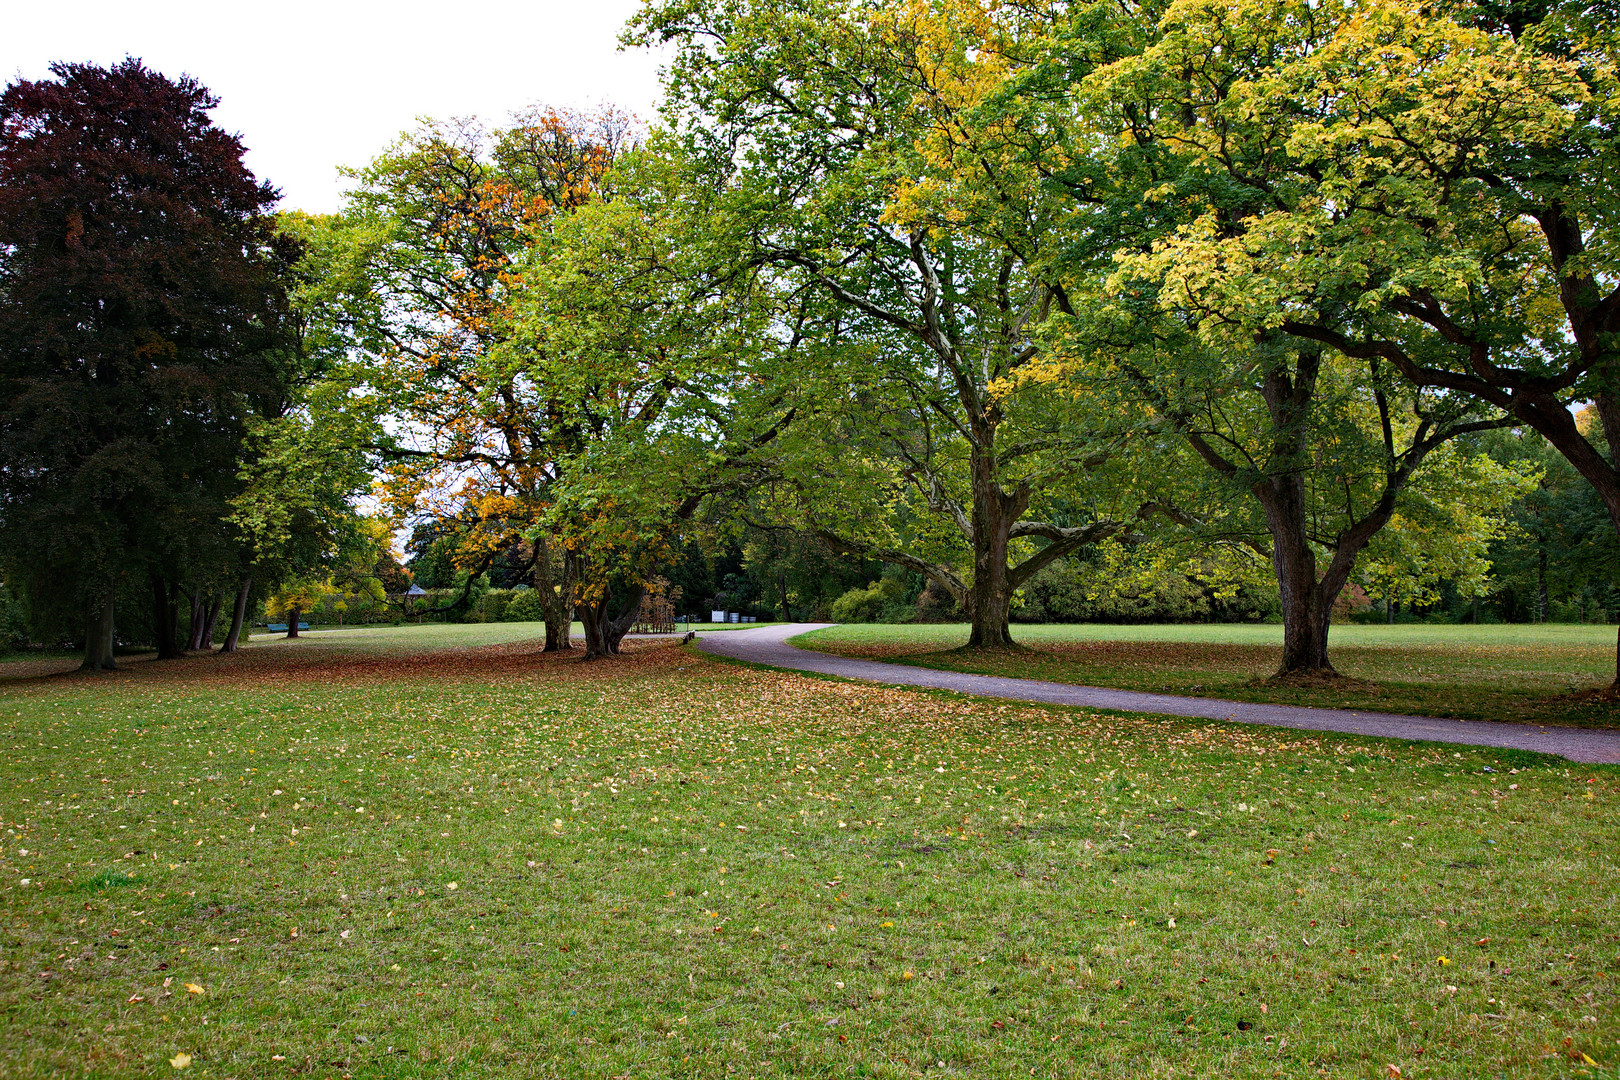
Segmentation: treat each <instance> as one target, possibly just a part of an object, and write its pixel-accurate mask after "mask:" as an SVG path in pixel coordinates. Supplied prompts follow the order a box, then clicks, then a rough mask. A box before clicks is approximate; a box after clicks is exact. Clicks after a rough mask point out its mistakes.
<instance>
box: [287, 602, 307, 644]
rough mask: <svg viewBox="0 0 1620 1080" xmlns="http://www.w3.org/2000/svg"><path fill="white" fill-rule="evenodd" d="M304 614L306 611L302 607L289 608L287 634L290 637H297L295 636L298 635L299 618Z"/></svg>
mask: <svg viewBox="0 0 1620 1080" xmlns="http://www.w3.org/2000/svg"><path fill="white" fill-rule="evenodd" d="M303 614H304V612H303V609H302V608H296V607H292V608H288V609H287V636H288V637H290V638H295V637H297V636H298V619H299V617H300V616H302V615H303Z"/></svg>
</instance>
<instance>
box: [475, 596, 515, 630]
mask: <svg viewBox="0 0 1620 1080" xmlns="http://www.w3.org/2000/svg"><path fill="white" fill-rule="evenodd" d="M512 596H513V593H512V590H511V589H490V590H489V591H488V592H485V593H484V594H483V595H482V596H480V597H479V598H478V600H477V601H476V602H475V603H473V605H472V606H471V607H469V608H468V609H467V621H468V622H506V621H507V619H506V609H507V607H508V606H509V605H510V604H511V602H512Z"/></svg>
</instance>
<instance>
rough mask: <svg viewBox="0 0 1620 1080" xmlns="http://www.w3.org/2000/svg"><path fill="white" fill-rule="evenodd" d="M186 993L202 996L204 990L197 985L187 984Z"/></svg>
mask: <svg viewBox="0 0 1620 1080" xmlns="http://www.w3.org/2000/svg"><path fill="white" fill-rule="evenodd" d="M186 992H187V993H188V994H200V993H202V992H203V988H202V987H200V986H198V985H197V984H196V983H186Z"/></svg>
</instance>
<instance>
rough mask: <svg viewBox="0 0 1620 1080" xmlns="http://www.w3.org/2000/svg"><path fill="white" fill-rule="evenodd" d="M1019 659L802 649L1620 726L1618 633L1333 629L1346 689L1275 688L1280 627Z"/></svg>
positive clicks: (946, 645)
mask: <svg viewBox="0 0 1620 1080" xmlns="http://www.w3.org/2000/svg"><path fill="white" fill-rule="evenodd" d="M1013 637H1014V639H1015V640H1017V641H1018V642H1019V643H1020V644H1021V645H1023V646H1025V648H1023V649H1021V650H1014V651H1006V652H992V653H969V652H965V651H960V647H961V646H962V645H964V644H965V643H966V641H967V627H965V626H958V625H950V624H943V625H931V626H890V625H873V624H868V625H851V626H837V627H833V628H831V629H828V630H821V631H817V632H815V633H814V634H810V635H805V636H801V637H800V638H798V639H797V642H796V643H797V644H799V645H803V646H804V647H806V648H811V649H820V650H822V651H824V652H831V653H837V654H839V655H841V656H858V657H862V658H865V659H869V660H890V661H896V662H900V663H906V664H916V665H919V666H921V667H931V668H939V669H943V670H947V671H965V672H972V673H975V674H982V675H1006V676H1013V677H1016V678H1025V679H1048V680H1051V681H1053V682H1064V683H1078V684H1081V685H1086V686H1109V687H1117V688H1120V689H1125V690H1150V691H1157V692H1163V693H1171V694H1192V695H1197V696H1202V697H1222V698H1232V699H1235V700H1238V701H1261V702H1273V703H1276V704H1282V705H1316V706H1323V707H1328V708H1348V709H1374V710H1379V711H1383V712H1396V713H1408V714H1412V715H1420V716H1455V717H1461V718H1465V719H1472V720H1518V721H1531V722H1536V723H1554V724H1574V725H1578V726H1583V727H1615V726H1620V704H1617V703H1616V702H1615V701H1614V700H1613V699H1612V698H1610V699H1607V700H1604V699H1602V698H1598V697H1596V696H1595V695H1593V694H1592V693H1591V691H1593V690H1595V689H1597V688H1601V687H1606V686H1608V684H1609V683H1610V682H1612V681H1613V679H1614V671H1615V628H1614V627H1613V626H1576V625H1558V624H1542V625H1537V626H1517V625H1515V626H1490V625H1486V626H1421V625H1417V626H1414V625H1404V626H1357V625H1352V626H1335V627H1334V628H1333V630H1332V634H1331V636H1330V643H1329V650H1328V652H1329V656H1330V658H1331V659H1332V661H1333V664H1334V666H1335V667H1336V668H1338V670H1339V672H1340V673H1341V674H1343V675H1344V676H1345V678H1344V679H1343V680H1340V681H1337V682H1322V681H1312V682H1310V683H1308V684H1305V685H1300V684H1298V683H1293V684H1281V685H1279V684H1276V683H1273V682H1271V681H1270V680H1269V676H1270V675H1271V674H1272V673H1273V672H1275V671H1276V670H1277V665H1278V663H1279V661H1280V659H1281V656H1282V627H1280V626H1243V625H1219V624H1217V625H1189V626H1092V625H1076V626H1015V627H1014V628H1013Z"/></svg>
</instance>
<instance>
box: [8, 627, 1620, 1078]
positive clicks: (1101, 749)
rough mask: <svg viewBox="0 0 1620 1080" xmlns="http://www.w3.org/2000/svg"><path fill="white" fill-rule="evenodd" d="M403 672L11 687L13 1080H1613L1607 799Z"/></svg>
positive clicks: (688, 677)
mask: <svg viewBox="0 0 1620 1080" xmlns="http://www.w3.org/2000/svg"><path fill="white" fill-rule="evenodd" d="M463 630H464V632H465V633H467V634H468V638H467V640H469V641H477V640H481V637H480V635H481V633H482V630H481V629H472V628H463ZM442 632H444V631H441V630H440V629H439V628H435V629H434V630H433V633H434V634H440V633H442ZM436 640H439V641H440V642H441V643H443V642H444V641H445V640H449V639H447V638H442V637H441V638H437V639H436ZM385 647H387V646H386V642H385V643H384V644H383V645H380V646H379V651H378V652H376V653H373V654H369V655H368V654H363V653H359V652H355V651H351V650H345V651H344V652H343V653H341V654H339V653H332V654H330V655H328V656H327V657H326V660H325V662H324V663H317V662H315V661H313V660H312V659H311V657H313V656H314V655H315V654H314V653H313V652H312V651H310V650H306V649H303V648H302V647H300V648H298V649H291V648H288V649H272V648H264V649H255V650H249V651H247V652H244V653H242V654H239V655H238V656H236V657H217V656H214V657H193V658H189V659H185V660H179V661H169V662H166V663H164V664H158V663H156V662H147V663H144V664H142V663H132V664H130V665H129V668H128V670H126V671H124V672H121V673H117V674H112V675H106V676H77V675H74V676H67V677H61V678H47V679H33V680H15V681H11V682H8V683H5V684H0V817H3V819H4V821H3V823H0V1031H3V1032H4V1038H0V1076H5V1077H7V1078H23V1077H47V1076H48V1077H78V1076H96V1077H118V1076H141V1075H145V1076H154V1075H156V1076H182V1075H184V1076H209V1077H331V1078H334V1080H338V1078H341V1077H345V1076H347V1077H355V1078H358V1077H367V1078H370V1077H383V1078H388V1077H444V1076H455V1077H461V1076H465V1077H488V1076H566V1077H576V1076H590V1077H617V1076H635V1077H663V1076H671V1077H711V1076H712V1077H720V1076H739V1077H743V1076H758V1077H767V1076H785V1075H800V1074H815V1075H836V1076H876V1077H915V1076H924V1075H926V1076H930V1077H933V1076H974V1077H1015V1076H1016V1077H1027V1076H1029V1075H1031V1074H1032V1073H1033V1074H1034V1075H1037V1076H1048V1077H1051V1076H1058V1077H1069V1076H1073V1077H1096V1076H1118V1077H1169V1076H1172V1075H1173V1076H1182V1077H1187V1076H1198V1077H1204V1076H1220V1077H1257V1078H1258V1077H1275V1076H1284V1077H1318V1076H1333V1077H1368V1078H1371V1077H1379V1076H1384V1075H1386V1071H1385V1070H1386V1066H1388V1065H1394V1066H1397V1067H1398V1068H1399V1069H1400V1070H1401V1072H1402V1075H1404V1076H1406V1077H1479V1076H1492V1077H1495V1076H1503V1077H1544V1076H1598V1075H1604V1076H1608V1075H1612V1074H1613V1070H1614V1068H1615V1067H1616V1065H1617V1064H1620V1010H1617V1008H1616V996H1615V989H1616V986H1615V984H1616V980H1620V912H1617V911H1616V907H1617V905H1620V899H1617V893H1616V890H1615V888H1614V881H1615V863H1614V856H1615V853H1616V852H1617V851H1620V812H1617V811H1620V770H1617V769H1616V768H1614V767H1602V766H1578V765H1572V764H1570V763H1568V762H1564V761H1558V760H1551V759H1546V758H1540V757H1536V756H1532V755H1526V754H1516V753H1512V752H1502V751H1489V750H1470V749H1463V750H1458V749H1456V748H1454V747H1450V746H1445V747H1435V746H1409V745H1406V744H1400V743H1393V742H1385V741H1378V740H1367V739H1356V738H1350V737H1342V736H1333V735H1322V734H1316V733H1299V732H1289V731H1283V730H1276V729H1268V728H1242V727H1236V726H1230V725H1218V724H1208V723H1187V722H1182V721H1176V720H1169V719H1162V718H1155V717H1146V716H1123V717H1121V716H1110V715H1105V714H1099V713H1088V712H1082V711H1078V710H1066V709H1056V708H1045V707H1037V706H1026V705H1020V704H1014V703H1008V702H987V701H982V700H974V699H968V698H962V697H957V696H952V695H945V694H934V693H919V692H908V691H902V690H896V689H887V688H879V687H872V686H867V685H862V684H856V683H847V682H839V681H832V680H815V679H811V678H807V677H802V676H797V675H792V674H788V673H782V672H769V671H759V670H755V669H751V668H748V667H744V666H740V665H731V664H725V663H722V662H719V661H716V660H713V659H710V658H707V657H704V656H702V655H699V654H696V653H693V652H691V651H690V650H687V649H682V648H679V647H677V646H675V645H673V644H670V643H666V642H656V643H646V644H642V645H639V646H638V647H637V648H636V649H635V650H634V651H632V652H631V653H630V654H629V655H627V656H625V657H622V658H620V659H618V660H616V661H613V662H608V663H596V664H590V665H585V664H580V663H578V662H577V661H576V660H574V659H572V658H567V657H558V656H555V655H553V656H549V657H548V656H545V655H543V654H540V653H538V652H537V651H536V649H537V643H535V642H532V641H530V642H508V643H504V644H495V645H486V646H483V647H478V648H468V649H459V650H458V649H450V650H442V649H441V650H440V651H438V652H399V651H394V652H385V651H381V650H382V649H383V648H385ZM1172 920H1173V924H1172ZM1592 1062H1595V1063H1596V1064H1592ZM177 1066H184V1067H185V1071H184V1072H181V1071H180V1070H179V1069H178V1068H177Z"/></svg>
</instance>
